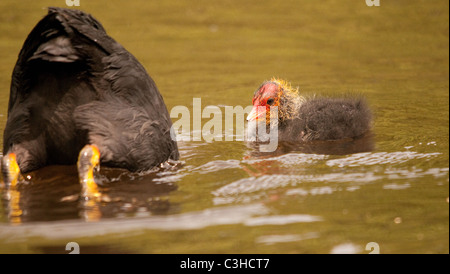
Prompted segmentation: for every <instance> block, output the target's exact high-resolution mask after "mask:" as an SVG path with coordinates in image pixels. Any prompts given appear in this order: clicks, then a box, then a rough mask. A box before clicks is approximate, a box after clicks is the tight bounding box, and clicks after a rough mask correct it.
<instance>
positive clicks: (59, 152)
mask: <svg viewBox="0 0 450 274" xmlns="http://www.w3.org/2000/svg"><path fill="white" fill-rule="evenodd" d="M171 126H172V122H171V120H170V116H169V113H168V111H167V108H166V106H165V104H164V101H163V98H162V97H161V94H160V93H159V91H158V89H157V87H156V85H155V83H154V81H153V80H152V79H151V78H150V77H149V75H148V74H147V72H146V71H145V69H144V67H143V66H142V65H141V64H140V63H139V62H138V61H137V60H136V58H135V57H134V56H133V55H131V53H129V52H128V51H127V50H126V49H125V48H123V47H122V46H121V45H120V44H119V43H117V42H116V41H115V40H114V39H112V38H111V37H110V36H108V35H107V34H106V32H105V29H104V28H103V26H102V25H101V24H100V22H98V21H97V20H96V19H95V18H93V17H92V16H91V15H89V14H87V13H84V12H82V11H79V10H70V9H63V8H53V7H52V8H49V10H48V14H47V16H45V17H44V18H43V19H42V20H41V21H40V22H39V23H38V24H37V25H36V26H35V28H34V29H33V30H32V31H31V33H30V34H29V35H28V38H27V39H26V40H25V43H24V45H23V47H22V50H21V51H20V54H19V57H18V60H17V63H16V66H15V68H14V71H13V74H12V82H11V90H10V98H9V105H8V120H7V123H6V127H5V130H4V133H3V155H4V157H3V165H2V171H3V175H4V179H5V181H11V179H12V178H13V177H17V176H18V174H19V171H18V169H17V168H15V167H16V166H17V165H15V164H14V163H15V162H16V161H17V164H18V166H19V168H20V171H21V172H28V171H32V170H35V169H38V168H41V167H43V166H47V165H54V164H75V163H76V162H77V160H79V161H78V169H79V173H83V174H80V181H81V180H84V179H86V178H88V177H91V175H90V174H89V173H90V172H92V169H93V168H94V167H95V165H97V164H98V163H99V162H100V163H101V164H104V165H107V166H111V167H120V168H125V169H128V170H130V171H144V170H148V169H151V168H152V167H155V166H157V165H159V164H161V163H163V162H165V161H167V160H169V159H173V160H177V159H178V158H179V153H178V148H177V144H176V142H175V141H173V140H172V139H171V137H170V129H171ZM83 148H84V149H83ZM82 149H83V150H82ZM80 151H81V153H80ZM98 154H100V155H98ZM78 156H79V157H78ZM97 158H99V159H97ZM93 165H94V166H93Z"/></svg>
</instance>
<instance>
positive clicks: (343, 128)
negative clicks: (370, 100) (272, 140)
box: [247, 78, 372, 142]
mask: <svg viewBox="0 0 450 274" xmlns="http://www.w3.org/2000/svg"><path fill="white" fill-rule="evenodd" d="M252 103H253V109H252V111H251V112H250V114H249V115H248V117H247V120H248V121H254V120H257V121H262V120H265V121H266V125H267V127H270V122H271V116H272V115H271V111H275V110H276V111H278V113H277V115H278V120H276V122H275V123H272V124H273V125H275V124H276V125H277V126H278V140H282V141H302V142H307V141H314V140H322V141H324V140H339V139H345V138H356V137H360V136H362V135H364V134H365V133H366V132H368V131H369V130H370V128H371V120H372V115H371V111H370V109H369V107H368V106H367V103H366V102H365V100H364V99H363V98H360V97H359V98H353V97H347V98H326V97H312V98H305V97H303V96H300V95H299V94H298V89H293V88H292V87H291V85H290V84H289V83H288V82H286V81H283V80H279V79H275V78H273V79H272V80H270V81H266V82H264V83H263V84H262V85H261V86H260V87H259V88H258V89H257V90H256V91H255V93H254V96H253V102H252ZM271 107H277V108H271Z"/></svg>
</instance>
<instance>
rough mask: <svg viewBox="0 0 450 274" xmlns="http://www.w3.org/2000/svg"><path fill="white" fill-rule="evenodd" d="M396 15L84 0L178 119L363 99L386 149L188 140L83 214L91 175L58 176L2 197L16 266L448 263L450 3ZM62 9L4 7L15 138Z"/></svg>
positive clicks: (332, 5)
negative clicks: (272, 97) (173, 260)
mask: <svg viewBox="0 0 450 274" xmlns="http://www.w3.org/2000/svg"><path fill="white" fill-rule="evenodd" d="M380 3H381V5H380V6H379V7H368V6H367V5H366V2H365V1H364V0H357V1H355V0H352V1H350V0H348V1H325V0H324V1H293V0H283V1H261V0H249V1H231V0H222V1H206V0H202V1H172V0H171V1H144V0H142V1H112V0H108V1H106V0H104V1H86V0H81V6H80V7H79V8H80V9H82V10H84V11H86V12H89V13H91V14H93V16H94V17H96V18H97V19H98V20H99V21H100V22H101V23H102V24H103V26H104V27H105V29H106V30H107V32H108V34H109V35H110V36H112V37H113V38H114V39H115V40H117V41H118V42H119V43H121V44H122V45H123V46H124V47H125V48H126V49H127V50H129V51H130V52H131V53H132V54H134V55H135V56H136V57H137V59H138V60H139V61H140V62H141V63H142V64H143V65H144V67H145V68H146V69H147V71H148V73H149V74H150V75H151V76H152V78H153V79H154V80H155V82H156V83H157V85H158V88H159V90H160V92H161V93H162V95H163V97H164V100H165V103H166V105H167V107H168V109H169V110H171V109H172V108H173V107H175V106H186V107H188V108H189V109H190V110H192V107H193V98H201V100H202V108H203V107H206V106H208V105H215V106H219V107H220V108H221V109H223V108H224V107H225V106H238V105H240V106H243V107H245V106H248V105H250V104H251V97H252V95H253V92H254V90H255V89H256V88H257V87H258V86H259V85H260V84H261V83H262V82H263V81H264V80H268V79H270V78H271V77H274V76H275V77H280V78H283V79H286V80H289V81H290V82H291V83H292V85H293V86H298V87H299V89H300V92H301V93H302V94H305V95H313V94H317V95H331V96H341V95H342V96H343V95H345V94H347V93H351V94H362V95H363V96H364V97H366V98H367V101H368V102H369V104H370V106H371V108H372V111H373V113H374V125H373V130H372V136H369V137H367V138H366V139H362V140H359V141H355V142H354V143H339V142H336V143H335V144H332V145H330V144H327V146H326V147H325V148H323V149H320V150H318V149H317V147H316V148H313V149H311V148H307V147H295V146H294V147H292V146H287V145H282V144H280V148H279V149H278V150H277V151H276V152H274V153H259V152H258V150H257V149H256V148H255V147H254V146H252V145H249V144H246V143H245V142H242V141H236V140H234V141H213V142H206V141H204V140H202V141H180V142H179V143H178V145H179V148H180V154H181V160H182V164H180V165H179V166H178V167H177V168H165V169H162V170H159V171H157V172H154V173H150V174H147V175H144V176H136V174H130V173H127V172H124V171H120V170H113V169H108V168H104V167H102V169H101V173H102V175H103V176H105V177H107V178H109V180H110V182H108V183H107V184H106V185H105V186H104V187H103V189H102V191H103V192H104V193H106V194H107V197H108V199H105V200H103V201H101V202H93V201H85V202H83V201H80V200H79V199H77V194H78V193H79V192H80V186H79V184H78V182H77V173H76V168H75V166H56V167H55V166H53V167H46V168H43V169H41V170H38V171H35V172H32V173H30V174H28V176H29V178H30V179H28V180H27V182H26V183H23V185H21V186H20V187H19V189H18V191H16V192H15V193H11V192H10V191H8V190H6V189H5V188H0V194H1V197H2V199H1V203H0V253H67V252H68V251H66V250H65V247H66V244H67V243H68V242H76V243H78V244H79V246H80V252H81V253H294V254H301V253H369V251H367V250H366V245H367V244H368V243H370V242H375V243H376V244H377V245H378V247H379V251H380V252H381V253H448V252H449V198H448V197H449V2H448V1H444V0H442V1H441V0H439V1H438V0H436V1H406V0H404V1H401V0H398V1H383V0H381V1H380ZM48 6H61V7H64V6H65V1H64V0H47V1H31V0H30V1H13V0H2V1H1V2H0V13H1V14H2V16H1V17H0V38H1V39H0V60H1V62H0V132H3V129H4V126H5V123H6V118H7V104H8V98H9V86H10V77H11V73H12V69H13V67H14V64H15V61H16V59H17V55H18V53H19V51H20V48H21V46H22V44H23V41H24V40H25V38H26V36H27V35H28V33H29V32H30V31H31V29H32V28H33V27H34V26H35V24H36V23H37V22H38V21H39V20H40V19H41V18H42V17H43V16H44V15H45V14H46V10H45V8H46V7H48ZM176 120H177V118H174V121H176ZM207 121H208V119H204V120H203V121H202V123H203V124H204V123H205V122H207ZM226 134H229V133H226V132H224V136H226ZM0 142H1V141H0ZM358 142H360V143H358ZM368 147H371V149H367V148H368ZM336 151H338V153H334V152H336ZM332 152H333V153H332ZM14 197H19V198H20V199H19V202H17V203H15V202H14V201H15V200H14Z"/></svg>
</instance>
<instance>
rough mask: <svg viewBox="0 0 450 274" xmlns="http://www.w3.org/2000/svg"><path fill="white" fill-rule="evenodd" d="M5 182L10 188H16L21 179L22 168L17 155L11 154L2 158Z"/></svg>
mask: <svg viewBox="0 0 450 274" xmlns="http://www.w3.org/2000/svg"><path fill="white" fill-rule="evenodd" d="M2 174H3V181H4V182H5V184H6V186H7V187H8V188H11V187H13V188H14V187H15V186H16V184H17V182H18V181H19V177H20V168H19V165H18V164H17V160H16V154H15V153H13V152H10V153H8V154H6V155H4V156H3V158H2Z"/></svg>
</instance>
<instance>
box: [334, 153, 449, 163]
mask: <svg viewBox="0 0 450 274" xmlns="http://www.w3.org/2000/svg"><path fill="white" fill-rule="evenodd" d="M441 154H442V153H438V152H436V153H418V152H414V151H398V152H376V153H371V152H366V153H357V154H352V155H350V156H348V157H345V158H340V159H332V160H328V161H327V165H328V166H331V167H332V166H338V167H352V166H361V165H368V166H370V165H383V164H399V163H405V162H407V161H409V160H413V159H431V158H433V157H436V156H439V155H441Z"/></svg>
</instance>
